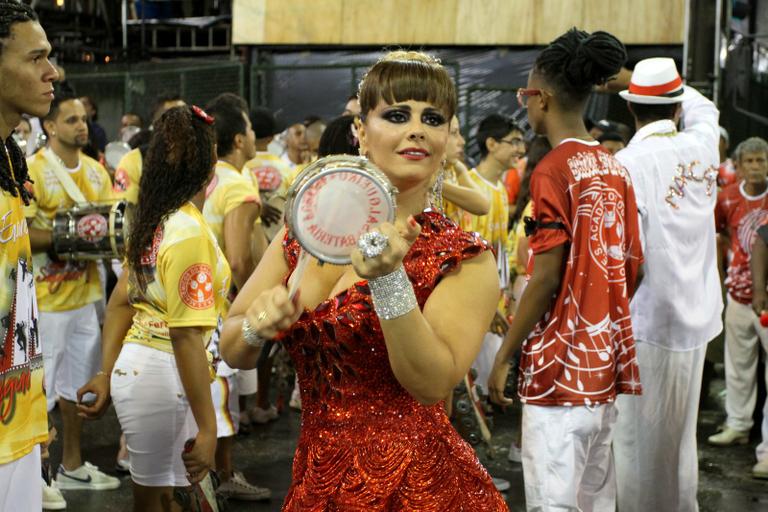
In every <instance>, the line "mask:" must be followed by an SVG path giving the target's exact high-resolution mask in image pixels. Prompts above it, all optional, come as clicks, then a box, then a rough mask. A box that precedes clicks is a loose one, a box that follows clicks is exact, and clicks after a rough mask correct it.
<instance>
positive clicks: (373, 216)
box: [290, 167, 395, 265]
mask: <svg viewBox="0 0 768 512" xmlns="http://www.w3.org/2000/svg"><path fill="white" fill-rule="evenodd" d="M384 180H386V178H385V177H384V178H382V177H380V176H376V175H373V174H369V173H368V172H366V171H365V170H362V169H358V168H354V167H350V168H348V169H346V168H343V167H335V168H333V169H327V170H324V171H321V172H319V173H318V174H316V175H315V176H312V177H310V178H308V179H306V181H305V182H304V183H303V184H302V185H301V187H300V189H299V190H298V191H297V193H296V198H295V202H294V204H293V205H292V207H293V211H292V212H291V219H292V225H291V226H290V227H291V231H292V233H293V234H294V236H295V237H296V239H297V240H298V241H299V243H300V244H301V246H302V247H303V248H304V249H306V250H307V251H308V252H309V253H310V254H312V255H313V256H315V257H316V258H318V259H320V260H321V261H325V262H329V263H335V264H340V265H343V264H347V263H349V262H350V254H351V253H352V251H353V250H354V249H355V247H356V246H357V239H358V238H359V237H360V235H362V234H363V233H365V232H367V231H370V230H371V229H372V228H373V227H375V226H376V225H377V224H381V223H382V222H391V221H392V220H393V219H394V217H395V207H394V202H393V199H392V191H391V185H389V184H388V183H387V182H385V181H384Z"/></svg>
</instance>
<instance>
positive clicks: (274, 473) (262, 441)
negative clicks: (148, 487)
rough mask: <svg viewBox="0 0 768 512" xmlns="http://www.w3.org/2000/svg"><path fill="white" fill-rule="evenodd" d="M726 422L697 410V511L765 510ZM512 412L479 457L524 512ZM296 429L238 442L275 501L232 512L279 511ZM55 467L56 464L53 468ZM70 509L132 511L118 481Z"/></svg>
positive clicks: (110, 449) (73, 498)
mask: <svg viewBox="0 0 768 512" xmlns="http://www.w3.org/2000/svg"><path fill="white" fill-rule="evenodd" d="M722 387H723V386H722V382H721V381H720V382H715V384H714V385H713V387H712V389H713V393H714V398H715V400H714V401H713V402H714V403H719V402H720V401H721V400H719V399H720V397H721V395H720V393H719V391H720V390H721V389H722ZM723 417H724V413H723V412H722V406H721V405H717V406H715V407H713V408H712V409H706V410H703V411H702V412H701V414H700V418H699V460H700V484H699V506H700V510H701V512H721V511H722V512H733V511H738V512H758V511H763V512H765V511H768V481H764V480H763V481H761V480H755V479H753V478H751V476H750V468H751V466H752V464H754V447H755V444H756V440H753V442H752V443H751V444H750V445H749V446H740V447H734V448H720V449H715V448H712V447H710V446H708V445H707V444H706V443H705V442H703V441H705V440H706V437H707V436H708V435H710V434H711V433H713V432H714V431H715V430H716V428H717V425H719V424H720V423H721V422H722V420H723ZM517 418H518V412H516V411H512V412H508V413H506V414H503V415H501V414H497V415H496V417H495V423H496V426H495V431H494V448H495V449H496V451H497V452H498V455H497V456H496V458H495V459H493V460H489V459H488V458H487V457H486V456H485V454H484V453H483V452H484V450H481V454H480V455H481V460H483V462H484V464H485V465H486V467H487V468H488V469H489V471H490V472H491V474H492V475H494V476H497V477H501V478H505V479H507V480H509V481H510V482H511V484H512V487H511V489H510V490H509V491H508V492H507V493H506V497H507V503H508V504H509V507H510V510H511V511H513V512H516V511H522V510H525V500H524V494H523V474H522V467H521V466H520V464H516V463H511V462H508V461H507V459H506V454H507V449H508V447H509V444H510V442H511V440H512V438H513V436H514V432H515V428H516V427H515V425H516V424H517ZM54 423H55V424H56V426H57V428H59V429H60V424H59V418H58V415H57V413H56V412H54ZM298 431H299V413H297V412H295V411H285V412H284V413H283V414H282V416H281V417H280V419H279V420H277V421H276V422H273V423H271V424H269V425H266V426H263V427H259V428H257V429H256V430H255V431H254V432H253V433H252V434H250V435H249V436H247V437H238V438H237V441H236V445H235V451H234V454H235V455H234V457H235V463H236V466H237V468H238V469H240V470H242V471H243V472H244V473H245V475H246V477H247V478H248V479H249V480H250V481H251V482H253V483H256V484H258V485H261V486H266V487H269V488H270V489H272V492H273V498H272V500H271V501H270V502H267V503H246V502H235V501H231V502H230V503H229V508H228V510H229V511H231V512H238V511H252V512H266V511H276V510H280V505H281V503H282V500H283V498H284V497H285V493H286V491H287V489H288V486H289V484H290V478H291V477H290V475H291V461H292V457H293V450H294V447H295V440H296V439H297V437H298ZM118 436H119V425H118V422H117V418H116V417H115V414H114V411H113V410H111V411H110V412H109V413H108V414H107V415H106V417H105V418H103V419H101V420H99V421H98V422H90V423H87V424H86V426H85V430H84V438H83V445H84V455H85V458H86V460H88V461H90V462H91V463H93V464H96V465H97V466H100V467H101V468H103V469H105V470H106V471H107V472H109V473H114V471H113V467H114V457H115V453H116V450H117V439H118ZM60 451H61V446H60V445H58V443H57V444H55V445H54V446H52V448H51V454H52V462H53V463H54V464H58V461H59V459H60ZM54 467H55V466H54ZM65 497H66V499H67V503H68V508H67V510H69V511H75V512H91V511H93V512H96V511H99V512H110V511H120V512H122V511H130V510H131V503H132V498H131V483H130V479H129V478H128V477H123V485H122V486H121V487H120V489H118V490H115V491H105V492H92V493H89V492H83V491H66V492H65Z"/></svg>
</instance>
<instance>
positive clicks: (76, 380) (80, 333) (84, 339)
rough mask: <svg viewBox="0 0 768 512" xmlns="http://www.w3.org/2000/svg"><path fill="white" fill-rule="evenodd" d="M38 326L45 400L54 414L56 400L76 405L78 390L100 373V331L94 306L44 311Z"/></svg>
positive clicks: (87, 397) (41, 313) (87, 398)
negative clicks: (57, 398)
mask: <svg viewBox="0 0 768 512" xmlns="http://www.w3.org/2000/svg"><path fill="white" fill-rule="evenodd" d="M38 322H39V326H40V341H41V342H42V345H43V366H44V367H45V396H46V401H47V404H48V410H49V411H51V410H52V409H53V408H54V406H55V405H56V397H57V396H59V397H61V398H63V399H65V400H69V401H70V402H76V401H77V390H78V389H79V388H80V387H82V386H84V385H85V383H86V382H88V381H89V380H90V379H91V377H93V376H94V375H95V374H96V372H97V371H98V370H99V367H100V366H101V330H100V329H99V320H98V318H97V317H96V306H95V305H94V304H93V303H91V304H88V305H86V306H83V307H81V308H77V309H73V310H70V311H41V312H40V318H39V320H38ZM85 400H86V401H87V400H89V396H88V395H86V398H85Z"/></svg>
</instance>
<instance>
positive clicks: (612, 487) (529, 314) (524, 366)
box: [489, 29, 642, 511]
mask: <svg viewBox="0 0 768 512" xmlns="http://www.w3.org/2000/svg"><path fill="white" fill-rule="evenodd" d="M626 58H627V54H626V50H625V49H624V45H623V44H621V42H620V41H619V40H617V39H616V38H615V37H613V36H612V35H611V34H608V33H606V32H595V33H593V34H588V33H586V32H583V31H580V30H577V29H571V30H569V31H568V32H566V33H565V34H563V35H562V36H560V37H559V38H557V39H556V40H555V41H554V42H553V43H552V44H550V45H549V46H548V47H547V48H545V49H544V50H543V51H542V52H541V54H539V56H538V58H537V59H536V64H535V65H534V67H533V70H532V71H531V74H530V75H529V77H528V87H527V88H525V89H521V90H519V91H518V98H520V102H521V104H522V105H523V106H527V108H528V119H529V121H530V123H531V127H532V128H533V129H534V131H536V133H538V134H540V135H544V136H546V137H547V139H549V142H550V144H551V145H552V150H551V151H550V152H549V153H548V154H547V156H545V157H544V158H543V159H542V160H541V161H540V162H539V164H538V165H537V166H536V169H535V170H534V171H533V174H532V175H531V199H532V201H533V218H529V219H526V228H527V229H526V231H527V232H530V236H529V244H530V249H531V251H532V252H533V256H532V258H531V261H530V262H529V266H532V272H531V278H530V280H529V281H528V286H527V287H526V289H525V291H524V292H523V296H522V297H521V298H520V302H519V305H518V309H517V314H516V315H515V317H514V319H513V320H512V323H511V324H510V327H509V331H508V333H507V338H506V339H505V340H504V344H503V345H502V347H501V349H500V350H499V352H498V354H497V356H496V361H495V364H494V368H493V372H492V374H491V378H490V380H489V388H490V392H491V398H492V399H493V400H494V401H496V402H498V403H502V404H507V403H509V402H510V401H509V399H507V398H506V397H505V396H504V384H505V381H506V377H507V373H508V371H509V360H510V358H511V357H512V354H513V353H514V352H515V349H516V348H517V347H518V346H520V345H521V344H522V355H521V358H520V372H519V383H518V393H519V395H520V400H521V401H522V402H523V403H524V406H523V473H524V476H525V499H526V503H527V506H528V510H601V511H602V510H614V509H615V508H616V481H615V477H614V469H613V456H612V453H611V441H612V437H613V426H614V424H615V422H616V416H617V414H616V407H615V405H614V402H615V400H616V396H617V395H618V394H620V393H626V394H637V393H639V392H640V378H639V375H638V369H637V360H636V359H635V344H634V339H633V336H632V324H631V322H630V316H629V301H630V299H631V297H632V294H633V292H634V288H635V285H636V282H637V278H638V275H639V273H640V265H641V263H642V251H641V248H640V234H639V228H638V219H637V205H636V204H635V194H634V191H633V189H632V184H631V181H630V178H629V176H628V174H627V172H626V170H625V169H624V168H623V167H622V166H621V164H620V163H619V162H618V161H617V160H616V159H615V158H614V157H613V155H611V154H610V153H609V152H608V151H607V150H606V149H605V148H603V147H602V146H600V144H599V143H598V142H597V141H596V140H594V139H593V138H592V137H591V136H590V135H589V132H587V129H586V127H585V126H584V121H583V115H584V106H585V104H586V101H587V97H588V96H589V94H590V91H591V90H592V88H593V87H594V86H595V85H600V84H603V83H605V82H607V81H608V80H609V79H610V78H611V77H613V76H614V75H616V74H617V73H618V72H619V70H620V69H621V67H622V65H623V64H624V62H625V61H626Z"/></svg>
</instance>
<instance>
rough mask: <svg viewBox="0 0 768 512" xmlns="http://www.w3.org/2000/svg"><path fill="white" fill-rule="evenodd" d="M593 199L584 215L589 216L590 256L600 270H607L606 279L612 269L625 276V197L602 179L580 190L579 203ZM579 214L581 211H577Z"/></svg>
mask: <svg viewBox="0 0 768 512" xmlns="http://www.w3.org/2000/svg"><path fill="white" fill-rule="evenodd" d="M590 198H591V199H593V200H594V202H592V205H591V209H590V210H589V212H586V211H584V210H583V206H581V207H580V208H579V209H580V210H582V211H584V213H583V215H588V218H589V242H590V243H589V249H590V253H591V254H592V260H593V261H594V262H595V263H596V264H597V266H598V267H600V268H601V269H602V270H603V271H606V272H609V280H610V279H611V278H612V274H613V272H619V275H621V276H622V277H623V276H624V266H625V265H626V260H625V257H624V216H625V205H624V198H623V197H622V196H621V194H619V192H617V191H616V190H614V189H612V188H609V187H607V186H605V185H604V184H602V183H597V184H595V185H590V186H589V187H588V188H587V189H586V190H585V191H584V192H582V194H581V199H582V200H584V203H582V205H584V204H585V203H586V204H589V202H590V201H589V199H590ZM579 215H582V213H580V214H579Z"/></svg>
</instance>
